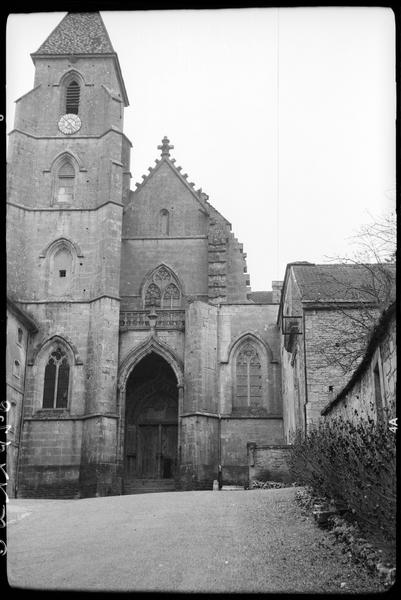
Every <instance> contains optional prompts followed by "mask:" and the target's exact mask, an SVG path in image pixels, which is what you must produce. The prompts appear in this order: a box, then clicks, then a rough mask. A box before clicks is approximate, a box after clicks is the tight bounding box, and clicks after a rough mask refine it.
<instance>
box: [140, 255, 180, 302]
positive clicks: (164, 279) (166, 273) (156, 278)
mask: <svg viewBox="0 0 401 600" xmlns="http://www.w3.org/2000/svg"><path fill="white" fill-rule="evenodd" d="M181 300H182V292H181V289H180V284H179V282H178V279H177V277H176V276H175V275H174V273H173V272H172V271H171V270H170V269H168V268H167V267H165V266H164V265H161V266H160V267H158V268H157V269H156V270H155V271H153V273H152V274H151V275H150V277H149V278H148V281H147V282H146V283H145V285H144V306H145V308H151V307H152V306H154V307H155V308H156V307H159V308H169V309H173V308H179V307H180V306H181Z"/></svg>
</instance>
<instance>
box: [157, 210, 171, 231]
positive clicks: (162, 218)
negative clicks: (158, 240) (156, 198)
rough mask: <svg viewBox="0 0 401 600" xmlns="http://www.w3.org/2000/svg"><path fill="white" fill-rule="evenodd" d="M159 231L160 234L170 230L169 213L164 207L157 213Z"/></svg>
mask: <svg viewBox="0 0 401 600" xmlns="http://www.w3.org/2000/svg"><path fill="white" fill-rule="evenodd" d="M159 231H160V233H161V235H169V232H170V214H169V212H168V210H167V209H166V208H163V209H162V210H161V211H160V214H159Z"/></svg>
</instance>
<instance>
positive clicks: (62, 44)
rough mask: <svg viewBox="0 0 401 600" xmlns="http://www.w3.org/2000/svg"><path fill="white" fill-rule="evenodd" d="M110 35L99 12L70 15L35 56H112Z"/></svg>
mask: <svg viewBox="0 0 401 600" xmlns="http://www.w3.org/2000/svg"><path fill="white" fill-rule="evenodd" d="M112 53H114V48H113V46H112V45H111V42H110V38H109V35H108V33H107V31H106V27H105V26H104V23H103V20H102V17H101V16H100V14H99V13H98V12H85V13H68V14H67V15H66V16H65V17H64V18H63V20H62V21H61V22H60V23H59V24H58V25H57V27H56V28H55V29H53V31H52V32H51V34H50V35H49V36H48V38H47V39H46V40H45V41H44V42H43V44H42V45H41V46H40V48H39V49H38V50H37V51H36V52H35V53H34V54H33V55H32V56H35V54H112Z"/></svg>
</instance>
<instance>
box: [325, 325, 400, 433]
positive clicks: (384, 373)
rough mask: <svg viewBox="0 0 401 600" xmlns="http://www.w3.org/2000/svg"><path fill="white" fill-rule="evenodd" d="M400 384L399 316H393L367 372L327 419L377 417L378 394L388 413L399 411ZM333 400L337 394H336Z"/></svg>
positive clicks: (356, 419) (350, 419)
mask: <svg viewBox="0 0 401 600" xmlns="http://www.w3.org/2000/svg"><path fill="white" fill-rule="evenodd" d="M375 367H377V368H378V370H379V378H380V392H379V390H378V389H376V386H375V373H374V369H375ZM396 384H397V342H396V319H395V315H394V317H393V319H392V320H391V322H390V324H389V327H388V331H387V332H386V335H385V337H384V339H383V340H382V342H381V343H380V344H379V346H378V347H377V348H376V351H375V352H374V353H373V355H372V357H371V359H370V361H369V365H368V366H367V368H366V370H365V371H364V373H363V374H362V375H361V376H359V377H358V378H357V380H356V381H355V383H354V384H353V385H352V387H351V388H350V389H349V391H348V392H347V393H346V394H345V395H344V396H343V397H342V398H341V399H340V400H339V401H338V402H335V403H334V402H333V406H332V407H331V408H330V410H329V411H328V413H327V414H326V415H325V416H324V419H326V420H328V419H332V418H334V417H342V418H343V419H346V420H349V421H355V422H356V421H359V420H360V419H362V418H372V419H374V420H375V419H377V417H378V410H377V400H378V398H377V395H379V397H380V398H381V404H382V405H383V407H387V409H388V411H389V415H388V416H389V417H395V415H396ZM333 400H334V398H333Z"/></svg>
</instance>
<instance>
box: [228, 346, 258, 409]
mask: <svg viewBox="0 0 401 600" xmlns="http://www.w3.org/2000/svg"><path fill="white" fill-rule="evenodd" d="M235 366H236V382H235V383H236V385H235V395H234V402H233V407H235V408H250V407H258V406H261V405H262V399H263V398H262V396H263V386H262V364H261V358H260V355H259V352H258V350H257V348H256V345H255V344H254V343H253V342H252V341H250V340H246V341H245V342H243V343H242V344H241V346H240V348H239V351H238V353H237V357H236V365H235Z"/></svg>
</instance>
